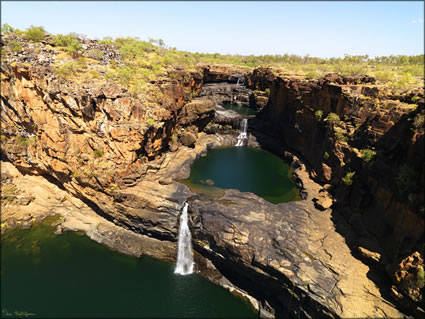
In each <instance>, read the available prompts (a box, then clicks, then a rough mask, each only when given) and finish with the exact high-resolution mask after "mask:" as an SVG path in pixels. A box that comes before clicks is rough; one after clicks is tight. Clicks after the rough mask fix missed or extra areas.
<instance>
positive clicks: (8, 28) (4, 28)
mask: <svg viewBox="0 0 425 319" xmlns="http://www.w3.org/2000/svg"><path fill="white" fill-rule="evenodd" d="M11 32H14V29H13V28H12V27H11V26H10V25H8V24H7V23H4V24H2V26H1V34H2V35H4V34H7V33H11Z"/></svg>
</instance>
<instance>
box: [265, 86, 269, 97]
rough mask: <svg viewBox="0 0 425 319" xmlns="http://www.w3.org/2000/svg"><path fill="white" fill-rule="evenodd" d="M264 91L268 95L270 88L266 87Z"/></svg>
mask: <svg viewBox="0 0 425 319" xmlns="http://www.w3.org/2000/svg"><path fill="white" fill-rule="evenodd" d="M265 92H266V94H267V95H268V96H270V88H266V90H265Z"/></svg>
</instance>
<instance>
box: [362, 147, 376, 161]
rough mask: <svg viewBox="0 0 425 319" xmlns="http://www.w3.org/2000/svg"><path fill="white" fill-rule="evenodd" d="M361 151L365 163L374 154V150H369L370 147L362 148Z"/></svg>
mask: <svg viewBox="0 0 425 319" xmlns="http://www.w3.org/2000/svg"><path fill="white" fill-rule="evenodd" d="M361 153H362V159H363V160H364V161H365V162H366V163H369V162H370V161H371V160H372V159H373V157H374V156H375V152H374V151H372V150H370V149H362V150H361Z"/></svg>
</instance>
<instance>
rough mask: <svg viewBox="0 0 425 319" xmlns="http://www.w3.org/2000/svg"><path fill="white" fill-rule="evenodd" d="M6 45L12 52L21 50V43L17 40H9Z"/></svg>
mask: <svg viewBox="0 0 425 319" xmlns="http://www.w3.org/2000/svg"><path fill="white" fill-rule="evenodd" d="M7 46H8V47H9V48H10V50H12V52H14V53H18V52H19V51H21V50H22V44H21V43H20V42H18V41H9V43H8V44H7Z"/></svg>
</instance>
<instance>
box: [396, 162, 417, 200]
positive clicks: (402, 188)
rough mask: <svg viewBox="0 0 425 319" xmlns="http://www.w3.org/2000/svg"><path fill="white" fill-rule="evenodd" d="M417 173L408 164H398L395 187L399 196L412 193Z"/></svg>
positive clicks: (415, 186)
mask: <svg viewBox="0 0 425 319" xmlns="http://www.w3.org/2000/svg"><path fill="white" fill-rule="evenodd" d="M417 180H418V174H417V173H416V171H415V169H414V168H413V167H412V166H411V165H409V164H403V165H402V166H400V168H399V171H398V175H397V179H396V182H397V187H398V190H399V192H400V195H401V196H405V195H408V194H410V193H414V192H415V191H416V190H417V188H418V184H417Z"/></svg>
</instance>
